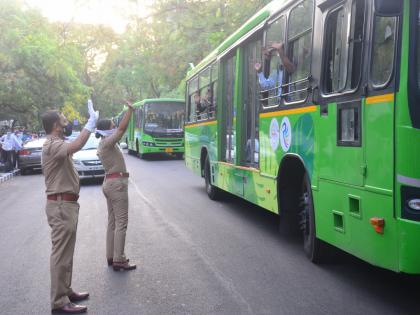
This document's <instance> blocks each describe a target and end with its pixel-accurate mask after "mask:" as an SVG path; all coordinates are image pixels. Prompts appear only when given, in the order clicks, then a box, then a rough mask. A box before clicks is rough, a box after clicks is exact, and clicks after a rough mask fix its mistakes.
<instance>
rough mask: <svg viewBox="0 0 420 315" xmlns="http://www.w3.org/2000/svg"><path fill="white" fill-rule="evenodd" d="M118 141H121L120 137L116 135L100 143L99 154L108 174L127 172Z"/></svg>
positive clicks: (103, 139)
mask: <svg viewBox="0 0 420 315" xmlns="http://www.w3.org/2000/svg"><path fill="white" fill-rule="evenodd" d="M118 140H120V139H119V137H118V136H117V134H116V133H114V134H112V135H111V136H109V137H106V138H102V140H101V142H100V143H99V146H98V153H97V154H98V157H99V158H100V159H101V161H102V165H103V167H104V169H105V173H106V174H112V173H126V172H127V168H126V167H125V161H124V157H123V154H122V152H121V150H120V148H119V147H118V144H117V142H118Z"/></svg>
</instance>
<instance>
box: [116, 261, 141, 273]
mask: <svg viewBox="0 0 420 315" xmlns="http://www.w3.org/2000/svg"><path fill="white" fill-rule="evenodd" d="M112 268H113V269H114V271H121V270H122V271H128V270H134V269H136V268H137V266H136V265H134V264H130V263H129V260H128V259H127V260H126V261H122V262H117V261H114V262H113V263H112Z"/></svg>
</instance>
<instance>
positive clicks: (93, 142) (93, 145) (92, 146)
mask: <svg viewBox="0 0 420 315" xmlns="http://www.w3.org/2000/svg"><path fill="white" fill-rule="evenodd" d="M98 145H99V139H97V138H95V137H90V138H89V140H88V141H87V142H86V144H85V146H84V147H83V148H82V150H96V149H97V148H98Z"/></svg>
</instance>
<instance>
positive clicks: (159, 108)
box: [126, 98, 185, 158]
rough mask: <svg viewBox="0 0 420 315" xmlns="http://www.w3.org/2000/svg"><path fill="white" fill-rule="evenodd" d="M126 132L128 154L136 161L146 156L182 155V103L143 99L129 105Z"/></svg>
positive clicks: (165, 99) (183, 104)
mask: <svg viewBox="0 0 420 315" xmlns="http://www.w3.org/2000/svg"><path fill="white" fill-rule="evenodd" d="M133 106H134V113H133V115H132V117H131V120H130V123H129V125H128V129H127V136H126V142H127V145H128V152H129V153H130V154H135V155H138V156H139V157H140V158H143V157H145V156H146V155H148V154H156V153H160V154H165V153H168V154H171V155H174V156H176V157H177V158H182V157H183V155H184V120H185V101H184V100H179V99H172V98H158V99H145V100H143V101H141V102H137V103H135V104H133Z"/></svg>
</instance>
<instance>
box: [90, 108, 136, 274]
mask: <svg viewBox="0 0 420 315" xmlns="http://www.w3.org/2000/svg"><path fill="white" fill-rule="evenodd" d="M127 106H128V110H127V112H126V113H125V115H124V118H123V119H122V121H121V123H120V125H119V127H118V128H117V129H115V125H114V123H113V122H112V120H110V119H101V120H100V121H99V122H98V125H97V130H96V137H97V138H102V139H101V142H100V143H99V147H98V156H99V158H100V159H101V161H102V165H103V166H104V169H105V173H106V175H105V180H104V183H103V186H102V190H103V193H104V195H105V197H106V200H107V205H108V228H107V233H106V256H107V260H108V265H109V266H111V265H112V267H113V269H114V270H115V271H120V270H123V271H127V270H133V269H136V265H134V264H130V262H129V260H128V259H127V258H126V256H125V253H124V247H125V235H126V232H127V224H128V189H127V188H128V173H127V169H126V167H125V162H124V157H123V155H122V153H121V150H120V148H119V147H118V145H117V143H118V141H120V140H121V138H122V136H123V135H124V133H125V131H126V130H127V126H128V123H129V121H130V117H131V115H132V113H133V107H132V105H131V103H129V102H127Z"/></svg>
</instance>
